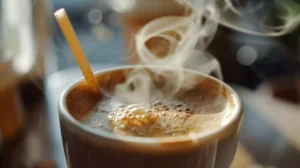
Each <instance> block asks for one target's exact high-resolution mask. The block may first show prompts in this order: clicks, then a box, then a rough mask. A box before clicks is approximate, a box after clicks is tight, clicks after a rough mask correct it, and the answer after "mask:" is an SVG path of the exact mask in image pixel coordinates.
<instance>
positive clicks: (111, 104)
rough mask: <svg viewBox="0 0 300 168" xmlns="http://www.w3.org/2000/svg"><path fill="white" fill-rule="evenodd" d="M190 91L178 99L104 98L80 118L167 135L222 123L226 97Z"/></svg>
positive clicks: (108, 127)
mask: <svg viewBox="0 0 300 168" xmlns="http://www.w3.org/2000/svg"><path fill="white" fill-rule="evenodd" d="M198 95H199V92H198V93H197V94H195V93H193V92H191V93H189V94H188V97H187V96H184V97H181V98H180V99H178V100H160V101H157V100H154V101H152V102H151V103H150V104H148V105H145V104H124V103H122V102H120V101H118V100H115V99H111V98H105V99H103V100H102V101H100V102H99V103H98V104H97V106H96V107H95V108H94V109H93V110H92V111H91V112H90V113H89V114H88V115H86V116H85V117H84V118H82V119H81V122H82V123H84V124H86V125H88V126H90V127H92V128H95V129H102V130H104V131H110V132H114V133H116V134H121V135H129V136H140V137H170V136H180V135H188V134H190V133H199V132H204V131H208V130H212V129H216V128H219V127H221V126H222V121H223V120H224V118H225V117H226V115H227V114H226V109H227V108H226V107H227V106H228V101H227V100H226V99H225V97H223V96H216V95H214V94H205V96H204V97H199V96H198Z"/></svg>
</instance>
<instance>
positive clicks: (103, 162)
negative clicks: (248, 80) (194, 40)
mask: <svg viewBox="0 0 300 168" xmlns="http://www.w3.org/2000/svg"><path fill="white" fill-rule="evenodd" d="M128 71H129V69H117V70H111V71H107V72H105V73H102V74H100V75H98V77H97V79H98V82H99V84H100V86H101V88H102V90H112V89H113V88H114V86H115V85H116V83H119V82H122V81H124V80H125V76H126V75H125V74H127V73H128ZM197 81H199V84H198V85H197V88H199V87H201V88H203V87H204V88H210V89H217V90H218V91H222V93H223V94H224V95H225V96H229V97H227V98H229V99H232V94H228V93H227V92H230V90H228V89H227V88H226V87H224V86H223V85H220V83H218V82H214V81H212V80H210V79H208V78H205V77H203V76H201V75H197ZM78 88H80V89H78ZM82 88H85V86H84V84H83V83H81V84H79V85H77V87H75V90H74V89H73V90H71V92H70V93H68V95H67V101H66V103H67V106H68V109H69V111H70V112H71V114H72V109H71V108H72V107H70V104H68V103H70V101H74V99H73V97H72V96H78V97H80V94H76V95H75V92H76V90H77V91H80V92H82V93H83V95H84V96H88V97H90V96H91V95H90V93H85V92H89V91H88V90H85V89H82ZM103 88H104V89H103ZM196 90H197V89H196ZM216 92H217V91H216ZM78 93H79V92H78ZM91 97H93V96H91ZM100 98H101V97H97V98H96V99H95V101H96V100H97V99H100ZM72 99H73V100H72ZM76 99H77V98H76ZM77 100H79V98H78V99H77ZM91 102H92V104H93V103H94V100H93V101H91ZM234 102H235V101H234ZM71 104H73V103H71ZM60 105H62V104H60ZM83 105H84V104H83ZM91 106H92V105H91ZM233 106H236V105H235V104H233ZM82 107H83V106H82ZM62 108H63V107H62V106H61V107H60V110H62ZM78 108H80V106H76V110H75V111H78ZM74 109H75V108H74ZM74 109H73V110H74ZM87 109H90V105H88V108H87ZM83 111H84V110H82V111H81V112H80V113H78V114H77V113H76V115H74V114H72V115H73V116H74V117H76V118H77V117H80V116H83V115H84V112H83ZM73 112H74V111H73ZM82 112H83V113H82ZM63 113H64V112H62V111H61V114H60V121H61V131H62V137H63V144H64V149H65V154H66V157H67V162H68V164H69V167H70V168H84V167H89V168H94V167H110V168H120V167H122V168H154V167H155V168H165V167H172V168H198V167H200V168H207V167H210V166H212V164H213V163H214V164H215V166H214V168H228V167H229V166H230V165H231V162H232V160H233V157H234V154H235V150H236V146H237V142H238V130H239V124H240V122H241V116H242V113H241V112H240V113H239V115H238V118H237V119H236V120H235V121H234V122H232V123H231V124H229V125H228V126H227V127H226V129H225V128H224V130H223V131H221V132H219V133H216V134H212V135H210V136H207V137H205V138H202V139H199V140H197V142H193V141H192V140H191V139H189V140H188V139H185V140H183V139H181V140H180V139H176V138H175V139H174V140H171V141H163V142H161V143H154V142H153V143H150V144H146V143H144V142H143V141H140V142H133V141H128V140H126V138H125V139H123V140H121V139H122V138H121V139H118V138H117V139H114V138H112V139H111V138H109V137H106V136H105V135H102V133H101V132H96V131H95V132H94V131H92V130H87V128H88V127H87V126H84V125H83V124H79V123H77V122H76V123H73V122H72V121H70V120H69V119H68V118H66V117H65V115H64V114H63ZM78 124H79V125H78ZM157 140H159V139H157Z"/></svg>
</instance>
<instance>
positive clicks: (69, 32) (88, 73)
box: [54, 8, 100, 92]
mask: <svg viewBox="0 0 300 168" xmlns="http://www.w3.org/2000/svg"><path fill="white" fill-rule="evenodd" d="M54 16H55V18H56V21H57V22H58V25H59V27H60V29H61V31H62V33H63V34H64V36H65V38H66V40H67V42H68V44H69V47H70V48H71V50H72V53H73V55H74V56H75V59H76V61H77V63H78V65H79V67H80V69H81V72H82V74H83V76H84V78H85V80H86V82H87V84H88V85H89V86H91V88H92V89H93V90H94V91H95V92H100V87H99V85H98V82H97V80H96V78H95V76H94V74H93V72H92V70H91V67H90V64H89V62H88V60H87V58H86V56H85V54H84V52H83V49H82V48H81V45H80V42H79V40H78V38H77V36H76V34H75V32H74V29H73V27H72V24H71V23H70V20H69V17H68V15H67V13H66V11H65V9H63V8H62V9H59V10H57V11H56V12H55V13H54Z"/></svg>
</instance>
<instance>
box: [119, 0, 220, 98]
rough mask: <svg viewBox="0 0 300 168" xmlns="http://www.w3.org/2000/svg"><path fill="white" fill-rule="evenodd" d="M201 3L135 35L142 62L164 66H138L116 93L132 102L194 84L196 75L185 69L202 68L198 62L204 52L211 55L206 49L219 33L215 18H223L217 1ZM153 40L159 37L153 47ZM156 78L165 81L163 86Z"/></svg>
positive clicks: (173, 92) (170, 92) (137, 50)
mask: <svg viewBox="0 0 300 168" xmlns="http://www.w3.org/2000/svg"><path fill="white" fill-rule="evenodd" d="M197 6H199V7H201V8H199V9H197V10H193V11H192V12H191V13H190V14H189V15H187V16H166V17H161V18H158V19H155V20H153V21H151V22H149V23H148V24H146V25H145V26H144V27H142V28H141V30H140V31H139V32H138V33H137V34H136V36H135V43H136V46H135V47H136V48H135V49H136V52H137V55H138V57H139V59H140V61H141V65H151V66H158V67H160V68H158V67H156V68H148V70H145V69H143V68H136V69H135V70H133V71H132V72H131V73H130V74H129V75H128V76H127V77H128V79H127V81H126V82H125V83H123V84H119V85H118V86H117V87H116V89H115V95H114V96H116V97H118V98H121V99H123V100H124V99H125V100H126V101H129V102H132V103H148V102H150V100H151V98H153V97H156V98H161V97H164V98H172V97H174V96H175V95H177V94H179V93H180V92H182V91H183V90H187V89H190V88H192V87H193V85H194V84H195V83H194V82H195V80H194V79H193V75H191V74H186V73H185V71H184V69H185V68H188V69H195V70H197V69H198V66H199V64H195V62H199V63H200V58H201V55H202V56H206V55H207V53H206V52H205V49H206V48H207V46H208V45H209V43H210V42H211V41H212V39H213V36H214V35H215V33H216V30H217V26H218V23H217V22H216V21H215V19H218V18H219V13H218V12H217V10H216V7H215V2H214V1H199V4H197ZM204 15H205V16H206V18H204ZM150 40H156V43H154V46H151V48H149V46H148V45H147V42H149V41H150ZM162 41H163V42H164V43H161V42H162ZM162 53H164V54H162ZM162 67H163V68H162ZM149 70H150V72H149ZM150 73H151V74H154V77H153V75H151V74H150ZM155 78H159V80H160V81H163V82H162V83H163V84H162V86H160V88H159V89H158V88H157V86H156V85H155V84H154V83H155V82H154V80H157V79H155Z"/></svg>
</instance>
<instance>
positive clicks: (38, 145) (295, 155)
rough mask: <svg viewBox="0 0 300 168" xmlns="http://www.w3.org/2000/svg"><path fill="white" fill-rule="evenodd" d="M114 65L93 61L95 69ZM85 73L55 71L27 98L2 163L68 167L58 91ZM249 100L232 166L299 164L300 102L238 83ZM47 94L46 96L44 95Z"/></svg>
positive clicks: (2, 166) (1, 167)
mask: <svg viewBox="0 0 300 168" xmlns="http://www.w3.org/2000/svg"><path fill="white" fill-rule="evenodd" d="M109 67H113V65H106V66H98V65H94V66H92V68H93V70H94V71H97V70H100V69H105V68H109ZM80 77H81V74H80V72H79V70H78V69H77V68H72V69H68V70H64V71H62V72H59V73H55V74H53V75H51V76H50V77H49V78H48V79H47V81H46V82H45V90H44V91H42V92H39V93H37V94H36V96H35V97H36V98H35V100H34V101H32V102H30V103H27V104H29V105H27V106H25V114H26V118H27V124H26V126H25V127H24V131H23V133H22V134H21V135H20V136H19V137H18V138H17V140H16V141H15V142H14V143H13V144H8V145H7V144H6V145H4V147H3V148H2V149H1V155H0V168H35V167H45V168H46V167H51V168H52V167H53V168H54V167H57V168H65V167H66V163H65V158H64V154H63V149H62V143H61V140H60V130H59V124H58V113H57V101H58V97H59V95H60V93H61V91H62V90H63V88H65V87H66V85H68V84H69V83H72V82H74V80H77V79H78V78H80ZM233 88H234V89H235V90H236V91H237V93H238V94H239V95H240V97H241V98H242V100H243V102H244V105H245V119H244V123H243V126H242V129H241V136H240V144H239V147H238V149H237V154H236V156H235V160H234V163H233V168H261V167H274V168H300V106H299V105H294V104H290V103H287V102H284V101H279V100H275V99H272V98H271V97H269V96H268V94H265V92H261V91H260V92H259V93H258V92H253V91H250V90H247V89H245V88H243V87H239V86H233ZM45 95H46V96H45Z"/></svg>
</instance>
